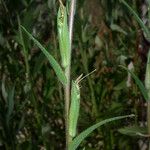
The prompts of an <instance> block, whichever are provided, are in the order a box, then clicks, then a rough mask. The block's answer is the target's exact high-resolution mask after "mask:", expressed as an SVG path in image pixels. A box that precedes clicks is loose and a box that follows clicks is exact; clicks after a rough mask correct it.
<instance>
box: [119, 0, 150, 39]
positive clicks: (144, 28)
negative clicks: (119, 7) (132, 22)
mask: <svg viewBox="0 0 150 150" xmlns="http://www.w3.org/2000/svg"><path fill="white" fill-rule="evenodd" d="M120 1H121V2H122V3H123V4H124V5H125V6H126V7H127V8H128V10H129V11H130V12H131V13H132V14H133V16H134V18H135V19H136V21H137V22H138V23H139V25H140V26H141V28H142V29H143V30H144V32H145V33H146V36H147V37H149V36H150V32H149V30H148V28H147V27H146V26H145V24H144V23H143V21H142V20H141V19H140V17H139V16H138V15H137V13H136V12H135V11H134V10H133V9H132V8H131V7H130V6H129V5H128V3H126V2H125V1H124V0H120Z"/></svg>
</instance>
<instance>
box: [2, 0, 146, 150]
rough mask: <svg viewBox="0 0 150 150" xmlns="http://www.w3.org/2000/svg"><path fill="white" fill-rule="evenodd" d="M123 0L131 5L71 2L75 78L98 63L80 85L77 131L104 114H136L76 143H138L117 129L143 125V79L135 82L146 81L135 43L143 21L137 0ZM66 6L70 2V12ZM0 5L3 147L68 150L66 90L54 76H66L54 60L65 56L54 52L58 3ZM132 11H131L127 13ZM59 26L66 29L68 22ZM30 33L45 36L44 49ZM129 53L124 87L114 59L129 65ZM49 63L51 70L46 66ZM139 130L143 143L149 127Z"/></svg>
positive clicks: (93, 147)
mask: <svg viewBox="0 0 150 150" xmlns="http://www.w3.org/2000/svg"><path fill="white" fill-rule="evenodd" d="M63 2H64V1H63ZM127 2H128V5H130V6H129V7H130V8H132V10H130V8H129V7H128V6H127V5H126V4H125V3H124V2H123V1H122V3H120V2H119V1H116V0H101V1H91V0H87V1H84V0H79V1H78V3H77V6H76V15H75V24H74V35H73V45H72V48H73V50H72V59H71V60H72V63H71V64H72V66H71V72H72V74H71V76H72V79H74V78H75V77H76V76H78V75H79V74H81V73H84V74H88V73H89V72H90V71H91V70H93V69H95V68H96V69H97V71H96V72H95V73H94V74H93V75H92V76H89V77H88V78H87V80H85V82H83V83H82V86H81V88H80V94H81V97H80V104H81V105H80V115H79V118H78V129H77V130H76V127H75V128H74V129H75V132H76V134H77V135H78V134H79V133H82V131H83V130H84V129H86V128H88V127H89V126H90V125H91V124H94V123H98V122H101V121H103V120H105V119H107V118H112V117H114V116H118V115H119V116H122V115H126V114H133V113H135V114H136V116H137V117H135V119H134V120H133V121H132V120H130V119H129V120H128V119H126V120H124V121H120V120H118V121H116V122H115V121H114V122H113V123H111V124H107V127H105V126H101V128H99V129H97V130H94V132H92V133H91V134H90V136H88V138H85V139H84V140H83V141H82V143H81V144H80V149H83V148H85V149H86V150H99V149H103V150H110V149H118V150H122V149H128V150H133V149H136V150H139V149H142V148H141V147H139V145H138V139H137V138H134V137H132V136H127V135H126V134H125V135H124V134H120V133H119V132H118V129H122V128H123V129H124V128H125V129H127V130H130V129H128V128H129V127H131V130H130V132H131V134H132V133H133V131H134V129H133V128H132V127H135V126H136V127H139V126H140V123H141V122H142V123H143V124H144V123H145V118H146V107H145V104H144V103H145V101H144V100H143V99H147V96H146V93H145V89H144V88H143V83H142V84H141V83H140V82H139V83H138V80H137V81H136V79H137V77H138V78H139V80H141V82H143V76H144V75H143V74H144V73H145V67H144V66H145V65H141V62H140V59H139V57H138V56H137V46H138V45H139V44H142V43H143V41H142V42H141V41H140V40H139V39H140V38H142V35H141V34H139V33H138V32H137V31H138V29H139V28H142V29H143V30H144V29H145V27H144V25H143V24H142V22H141V20H139V18H140V17H138V18H137V15H135V14H134V12H136V13H137V14H140V13H139V12H140V6H141V5H142V2H141V1H129V0H127ZM64 4H65V3H64ZM69 4H70V0H68V2H67V13H68V7H69ZM0 10H1V12H0V18H1V19H0V59H1V63H0V85H1V86H0V149H6V150H7V149H8V150H9V149H11V150H16V149H21V150H27V149H44V148H45V149H47V150H53V149H65V138H64V137H65V132H64V130H65V129H64V126H65V123H64V115H63V112H64V97H63V94H64V93H63V91H62V86H61V85H60V83H59V82H58V81H57V80H54V79H56V78H57V77H56V75H58V76H59V81H61V82H63V83H64V82H65V81H66V79H65V76H64V72H63V71H60V70H62V69H61V68H60V65H59V64H58V63H57V62H61V61H62V60H61V59H62V56H61V55H60V52H59V50H58V49H59V40H60V36H59V34H58V26H57V25H58V24H57V15H58V14H57V12H58V10H59V2H58V1H56V0H46V1H42V0H38V1H33V0H22V1H19V0H15V1H10V0H9V1H4V0H1V1H0ZM129 11H130V13H131V14H133V15H129ZM68 15H69V13H68ZM20 24H21V25H22V26H23V27H25V29H26V30H27V31H28V32H29V33H30V37H32V38H29V35H28V34H27V33H26V32H24V31H23V30H22V29H21V26H20ZM63 29H64V31H65V30H66V31H67V29H66V26H64V28H63ZM146 32H147V29H146V30H145V33H146ZM31 34H32V36H31ZM65 34H68V33H67V32H65ZM67 36H68V35H67ZM33 37H34V40H33ZM64 37H65V36H64ZM35 39H38V41H42V43H43V45H44V47H41V44H40V43H38V42H37V41H36V40H35ZM65 40H66V41H67V37H66V39H65ZM64 42H65V41H64ZM37 44H38V45H37ZM66 46H67V45H66ZM43 48H44V49H43ZM40 49H41V50H43V52H42V53H41V50H40ZM49 52H50V54H49ZM65 52H66V51H65ZM45 55H46V57H45ZM49 55H50V56H49ZM51 56H53V57H54V58H55V59H56V60H57V62H56V61H53V59H52V57H51ZM47 57H48V58H50V61H51V63H50V64H49V63H47V62H48V61H47V60H48V59H47ZM128 58H132V59H133V60H134V61H133V63H134V67H135V71H136V73H135V72H134V74H136V77H135V78H133V79H135V82H132V80H131V87H127V86H126V80H127V71H126V70H124V69H123V70H121V69H118V65H124V66H126V62H128ZM59 60H61V61H59ZM54 62H56V63H57V65H56V63H54ZM53 63H54V64H53ZM50 65H51V66H52V68H54V70H53V69H49V66H50ZM55 66H56V67H55ZM57 66H59V67H57ZM62 67H63V66H62ZM58 68H60V69H59V71H58ZM63 69H64V68H63ZM55 73H57V74H56V75H55ZM4 79H5V80H4ZM137 83H138V84H137ZM137 87H139V88H137ZM140 88H141V89H142V93H141V90H140ZM144 93H145V94H144ZM77 95H78V94H76V96H77ZM143 95H144V96H143ZM143 97H144V98H143ZM124 126H125V127H124ZM127 130H126V131H125V132H128V131H127ZM139 130H141V131H140V133H141V134H144V135H142V136H141V135H140V136H139V137H140V139H141V140H143V141H145V138H146V137H144V136H146V135H145V133H146V132H142V129H141V128H139ZM10 133H11V134H10ZM134 133H135V132H134ZM134 133H133V134H134ZM129 134H130V133H129ZM139 137H138V138H139Z"/></svg>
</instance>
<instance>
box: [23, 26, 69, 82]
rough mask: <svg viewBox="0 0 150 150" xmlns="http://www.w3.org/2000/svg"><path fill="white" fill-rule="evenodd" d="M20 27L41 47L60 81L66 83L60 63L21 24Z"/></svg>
mask: <svg viewBox="0 0 150 150" xmlns="http://www.w3.org/2000/svg"><path fill="white" fill-rule="evenodd" d="M21 28H22V29H23V30H24V31H25V33H26V34H27V35H28V36H29V38H30V39H32V40H33V41H34V43H35V44H36V45H37V46H38V47H39V48H40V49H41V51H42V52H43V54H44V55H45V56H46V57H47V59H48V61H49V62H50V64H51V66H52V67H53V69H54V71H55V73H56V75H57V77H58V79H59V80H60V82H61V83H62V84H66V83H67V79H66V76H65V74H64V72H63V70H62V69H61V67H60V65H59V64H58V63H57V61H56V60H55V59H54V57H53V56H52V55H50V54H49V53H48V51H47V50H46V49H45V48H44V47H43V46H42V45H41V44H40V43H39V42H38V41H37V40H36V39H35V38H34V37H33V36H32V35H31V34H30V33H29V32H28V31H27V30H26V29H25V28H24V27H23V26H21Z"/></svg>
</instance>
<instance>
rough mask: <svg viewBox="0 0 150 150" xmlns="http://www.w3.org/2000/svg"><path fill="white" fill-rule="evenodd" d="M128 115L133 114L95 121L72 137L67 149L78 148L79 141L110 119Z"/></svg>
mask: <svg viewBox="0 0 150 150" xmlns="http://www.w3.org/2000/svg"><path fill="white" fill-rule="evenodd" d="M128 117H134V115H133V114H132V115H126V116H118V117H114V118H110V119H106V120H103V121H101V122H99V123H96V124H95V125H93V126H91V127H89V128H88V129H86V130H84V131H83V132H82V133H80V134H79V135H78V136H77V137H76V138H74V139H73V141H72V142H71V143H70V145H69V150H76V149H77V148H78V146H79V145H80V143H81V142H82V141H83V140H84V139H85V138H86V137H87V136H89V134H90V133H92V132H93V131H94V130H95V129H97V128H98V127H100V126H102V125H104V124H106V123H109V122H111V121H115V120H120V119H124V118H128Z"/></svg>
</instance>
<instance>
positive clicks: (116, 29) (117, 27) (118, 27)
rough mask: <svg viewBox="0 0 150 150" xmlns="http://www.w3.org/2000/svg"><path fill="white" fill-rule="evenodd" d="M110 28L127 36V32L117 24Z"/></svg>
mask: <svg viewBox="0 0 150 150" xmlns="http://www.w3.org/2000/svg"><path fill="white" fill-rule="evenodd" d="M110 28H111V29H112V30H113V31H118V32H120V33H123V34H124V35H127V32H126V31H124V30H123V29H122V28H121V27H120V26H118V25H116V24H111V25H110Z"/></svg>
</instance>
